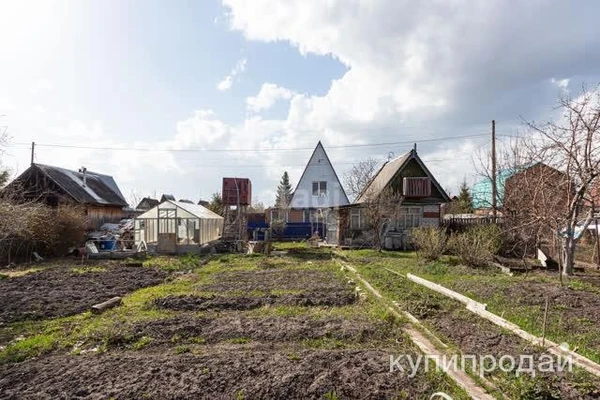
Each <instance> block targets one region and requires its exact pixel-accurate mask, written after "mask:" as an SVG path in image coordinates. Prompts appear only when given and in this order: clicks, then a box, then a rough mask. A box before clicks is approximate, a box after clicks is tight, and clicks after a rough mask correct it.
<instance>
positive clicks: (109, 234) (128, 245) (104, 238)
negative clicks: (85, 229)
mask: <svg viewBox="0 0 600 400" xmlns="http://www.w3.org/2000/svg"><path fill="white" fill-rule="evenodd" d="M133 226H134V225H133V219H122V220H121V221H119V223H118V224H112V223H106V224H104V225H102V226H101V227H100V229H99V230H98V231H95V232H91V233H89V234H88V235H87V239H88V240H91V241H93V242H94V244H95V245H96V247H97V248H98V249H99V250H100V251H102V250H104V251H113V250H126V249H132V248H133V247H134V235H133Z"/></svg>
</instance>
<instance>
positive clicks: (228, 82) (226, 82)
mask: <svg viewBox="0 0 600 400" xmlns="http://www.w3.org/2000/svg"><path fill="white" fill-rule="evenodd" d="M232 85H233V78H232V77H231V75H227V76H226V77H225V78H223V80H222V81H221V82H219V83H218V84H217V89H219V90H220V91H225V90H229V89H231V86H232Z"/></svg>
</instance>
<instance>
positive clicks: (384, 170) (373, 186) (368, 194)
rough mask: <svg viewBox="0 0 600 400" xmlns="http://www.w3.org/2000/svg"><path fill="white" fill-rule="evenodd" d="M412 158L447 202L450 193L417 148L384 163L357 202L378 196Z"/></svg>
mask: <svg viewBox="0 0 600 400" xmlns="http://www.w3.org/2000/svg"><path fill="white" fill-rule="evenodd" d="M411 160H415V161H416V162H417V163H418V164H419V166H420V167H421V169H422V170H423V171H424V172H425V174H426V175H427V177H428V178H429V179H430V180H431V182H432V183H433V185H434V186H435V187H436V188H437V189H438V191H439V192H440V193H441V194H442V196H443V197H444V200H445V201H447V202H448V201H450V198H449V197H448V194H447V193H446V191H445V190H444V189H443V188H442V186H441V185H440V184H439V183H438V181H437V180H436V179H435V177H434V176H433V174H432V173H431V172H430V171H429V169H428V168H427V167H426V166H425V163H423V160H421V157H419V155H418V154H417V152H416V151H415V150H411V151H409V152H407V153H405V154H403V155H401V156H399V157H396V158H394V159H393V160H391V161H388V162H386V163H384V164H383V165H382V166H381V168H380V169H379V171H377V174H375V176H374V177H373V179H371V182H370V183H369V184H368V185H367V186H366V187H365V188H364V189H363V190H362V191H361V193H360V195H359V196H358V198H357V199H356V203H364V202H365V201H368V200H369V199H370V198H372V197H378V196H379V195H380V194H381V192H382V191H383V190H384V189H385V188H387V187H388V186H389V185H390V183H391V182H392V181H393V180H394V178H395V177H396V176H397V175H398V174H399V173H401V172H402V170H403V169H404V168H405V167H406V166H407V165H408V163H409V162H410V161H411Z"/></svg>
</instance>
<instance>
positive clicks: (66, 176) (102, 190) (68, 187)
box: [15, 164, 128, 206]
mask: <svg viewBox="0 0 600 400" xmlns="http://www.w3.org/2000/svg"><path fill="white" fill-rule="evenodd" d="M33 169H35V170H37V171H39V172H40V173H42V174H43V175H45V176H46V177H48V179H50V180H51V181H52V182H54V183H55V184H56V185H57V186H58V187H60V188H61V189H62V190H63V191H64V192H65V193H66V194H67V195H69V196H70V197H71V198H73V200H75V201H77V202H79V203H83V204H102V205H118V206H127V205H128V203H127V200H125V198H124V197H123V194H122V193H121V191H120V190H119V187H118V186H117V183H116V182H115V180H114V179H113V177H112V176H109V175H104V174H99V173H97V172H92V171H86V173H85V175H86V177H85V178H86V184H85V186H84V185H83V173H81V172H76V171H72V170H69V169H66V168H60V167H55V166H52V165H44V164H32V165H31V166H30V167H29V168H28V169H27V170H25V172H23V173H22V174H21V175H20V176H19V177H18V178H17V179H15V182H16V181H19V180H20V178H21V177H23V176H27V174H29V173H31V171H32V170H33Z"/></svg>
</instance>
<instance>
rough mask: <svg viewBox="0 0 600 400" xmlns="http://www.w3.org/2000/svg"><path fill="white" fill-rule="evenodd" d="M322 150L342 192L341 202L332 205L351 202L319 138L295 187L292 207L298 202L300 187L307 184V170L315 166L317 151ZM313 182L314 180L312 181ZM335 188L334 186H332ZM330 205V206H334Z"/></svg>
mask: <svg viewBox="0 0 600 400" xmlns="http://www.w3.org/2000/svg"><path fill="white" fill-rule="evenodd" d="M319 150H321V151H322V152H323V154H324V155H325V160H326V163H327V164H326V165H328V166H329V167H330V168H331V170H332V171H333V178H334V180H335V182H336V183H337V185H338V186H339V191H340V193H341V196H342V198H341V199H339V202H340V203H341V204H332V205H335V206H337V205H346V204H348V203H350V202H349V201H348V196H347V195H346V191H345V190H344V187H343V186H342V183H341V181H340V178H339V177H338V175H337V172H336V171H335V168H333V164H332V163H331V160H330V159H329V156H328V155H327V152H326V151H325V148H324V147H323V144H322V143H321V141H320V140H319V142H318V143H317V146H316V147H315V149H314V150H313V152H312V154H311V156H310V158H309V159H308V162H307V163H306V166H305V167H304V171H303V172H302V175H301V176H300V180H298V183H297V184H296V188H295V189H294V191H293V192H292V200H291V201H290V204H291V206H292V207H294V203H297V202H298V198H297V197H298V195H299V193H300V192H299V191H298V189H299V188H300V187H302V186H301V185H303V186H304V185H306V183H305V182H304V180H305V179H307V172H308V171H309V169H310V168H311V167H314V166H315V163H314V162H313V161H314V160H315V156H316V155H317V152H318V151H319ZM310 183H311V184H312V181H311V182H310ZM331 189H333V188H331ZM328 190H330V188H328ZM294 199H296V202H295V201H294ZM332 205H329V206H332Z"/></svg>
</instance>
